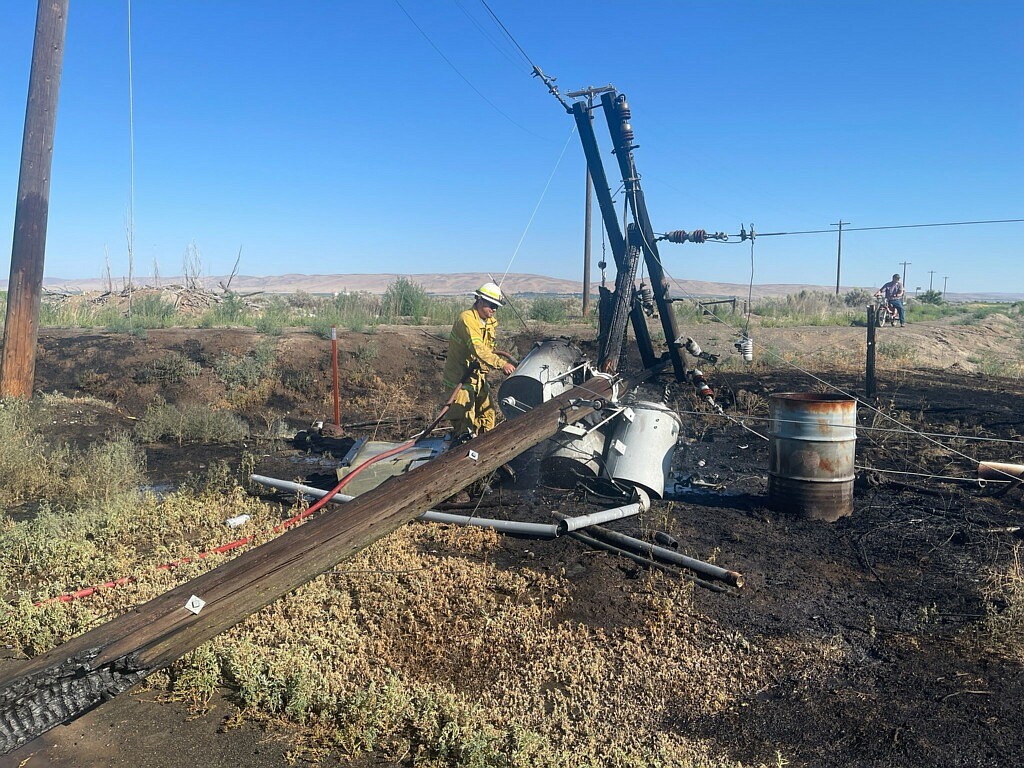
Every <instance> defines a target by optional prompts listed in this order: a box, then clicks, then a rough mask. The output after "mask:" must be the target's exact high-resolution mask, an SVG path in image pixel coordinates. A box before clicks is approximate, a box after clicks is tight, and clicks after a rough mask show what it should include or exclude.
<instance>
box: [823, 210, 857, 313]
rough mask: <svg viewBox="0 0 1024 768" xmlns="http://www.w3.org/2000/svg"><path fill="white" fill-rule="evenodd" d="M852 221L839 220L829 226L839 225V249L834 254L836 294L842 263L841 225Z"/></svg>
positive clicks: (837, 292)
mask: <svg viewBox="0 0 1024 768" xmlns="http://www.w3.org/2000/svg"><path fill="white" fill-rule="evenodd" d="M850 223H852V222H849V221H843V220H842V219H840V220H839V222H838V223H836V224H830V225H829V226H831V227H839V251H838V253H837V254H836V296H838V295H839V273H840V272H841V271H842V265H843V225H844V224H850Z"/></svg>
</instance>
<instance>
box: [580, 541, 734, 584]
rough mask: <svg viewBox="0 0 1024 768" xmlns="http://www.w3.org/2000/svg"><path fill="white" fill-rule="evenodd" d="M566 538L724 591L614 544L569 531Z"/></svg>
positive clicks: (646, 566) (707, 582)
mask: <svg viewBox="0 0 1024 768" xmlns="http://www.w3.org/2000/svg"><path fill="white" fill-rule="evenodd" d="M568 536H569V537H570V538H573V539H576V540H577V541H579V542H580V543H582V544H586V545H587V546H588V547H593V548H594V549H603V550H604V551H605V552H611V553H612V554H614V555H619V557H625V558H628V559H630V560H632V561H633V562H634V563H638V564H640V565H642V566H644V567H645V568H657V569H658V570H659V571H665V572H666V573H671V574H679V575H681V576H682V577H683V578H684V579H686V580H687V581H692V582H693V583H694V584H696V585H697V586H698V587H704V589H710V590H711V591H712V592H725V591H726V589H725V587H723V586H722V585H721V584H712V583H711V582H710V581H704V579H698V578H697V577H696V576H690V575H689V574H686V573H680V572H679V571H677V570H675V569H674V568H670V567H669V566H667V565H665V564H664V563H658V562H655V561H654V560H651V559H650V558H648V557H644V556H643V555H638V554H636V553H635V552H630V551H629V550H628V549H622V548H621V547H616V546H615V545H614V544H609V543H607V542H605V541H600V540H598V539H595V538H594V537H593V536H587V535H586V534H585V533H580V532H579V531H569V533H568Z"/></svg>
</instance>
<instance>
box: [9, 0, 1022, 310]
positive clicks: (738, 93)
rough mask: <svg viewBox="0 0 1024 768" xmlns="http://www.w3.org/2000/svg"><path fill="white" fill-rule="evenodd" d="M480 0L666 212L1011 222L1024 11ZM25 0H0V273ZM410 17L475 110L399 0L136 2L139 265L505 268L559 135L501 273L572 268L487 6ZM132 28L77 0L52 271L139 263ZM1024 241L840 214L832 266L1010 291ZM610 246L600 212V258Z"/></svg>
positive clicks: (791, 275) (104, 6) (578, 252)
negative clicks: (628, 158)
mask: <svg viewBox="0 0 1024 768" xmlns="http://www.w3.org/2000/svg"><path fill="white" fill-rule="evenodd" d="M489 1H490V5H491V7H492V8H493V9H494V10H495V12H496V13H497V14H498V15H499V17H501V19H502V21H504V23H505V24H506V26H507V27H508V28H509V29H510V31H511V32H512V34H513V35H515V37H516V39H517V40H518V41H519V43H520V44H521V45H522V46H523V48H524V49H525V50H526V52H527V53H528V54H529V56H530V58H531V59H533V60H534V61H535V62H536V63H537V64H538V65H539V66H541V67H542V68H543V69H544V70H545V71H546V72H548V73H549V74H551V75H555V76H557V77H558V86H559V87H560V88H561V89H562V90H563V91H568V90H573V89H577V88H580V87H584V86H586V85H605V84H608V83H612V84H614V85H615V86H616V87H617V88H618V89H619V90H620V91H622V92H624V93H626V94H627V96H628V97H629V101H630V105H631V107H632V110H633V126H634V129H635V131H636V135H637V142H638V143H639V145H640V148H639V149H638V150H637V151H636V162H637V166H638V169H639V170H640V172H641V174H642V175H643V185H644V188H645V191H646V193H647V199H648V206H649V208H650V212H651V218H652V220H653V223H654V228H655V230H656V231H666V230H670V229H678V228H683V229H694V228H698V227H702V228H705V229H708V230H724V231H726V232H729V233H735V232H737V231H738V229H739V225H740V223H741V222H744V223H750V222H753V223H754V225H755V227H756V229H757V230H758V231H761V232H769V231H779V230H786V231H792V230H806V229H828V225H829V224H831V223H833V222H836V221H838V220H839V219H840V218H842V219H843V220H844V221H849V222H852V225H851V226H854V227H857V226H884V225H896V224H917V223H931V222H944V221H963V220H978V219H1010V218H1024V193H1022V182H1021V179H1022V178H1024V150H1022V146H1024V87H1022V83H1024V54H1022V53H1021V50H1022V48H1021V40H1022V39H1024V4H1021V3H1019V2H1011V1H1010V0H1006V2H984V1H981V2H945V1H943V0H929V1H928V2H891V1H890V2H879V3H875V2H856V3H829V2H820V1H819V2H794V1H793V0H787V2H781V1H779V2H646V3H633V4H629V5H628V6H627V5H623V4H622V3H611V2H604V0H589V1H588V2H582V1H581V2H576V1H575V0H572V1H566V2H558V3H552V2H534V1H533V0H519V1H518V2H510V1H509V0H489ZM35 6H36V4H35V3H34V2H31V1H30V0H20V1H19V2H14V0H7V2H4V3H2V4H0V67H2V71H3V72H4V77H3V78H0V147H2V152H0V201H4V200H6V201H7V202H6V203H4V204H2V205H0V240H2V241H3V242H5V243H7V245H5V246H4V247H3V249H2V252H3V253H4V261H3V265H2V267H0V270H2V272H3V274H4V275H6V273H7V271H8V269H9V243H10V242H11V233H12V232H13V218H14V202H15V197H16V191H17V181H18V167H19V158H20V151H21V140H22V130H23V121H24V109H25V98H26V93H27V87H28V73H29V62H30V57H31V48H32V35H33V29H34V21H35ZM402 6H404V7H405V9H406V10H407V11H408V12H409V14H410V15H411V16H412V17H413V18H414V19H415V20H416V23H417V24H418V25H419V26H420V27H421V28H422V29H423V31H424V32H425V33H426V34H427V35H428V36H429V37H430V38H431V39H432V40H433V42H434V44H436V46H437V47H438V48H439V49H440V50H441V51H443V53H444V55H445V56H447V57H448V59H449V60H450V61H451V62H452V64H454V66H455V67H456V68H457V69H458V70H459V71H460V72H461V73H462V75H463V76H464V77H465V78H466V79H468V80H469V81H470V82H471V83H472V85H473V86H474V87H475V88H476V89H477V90H478V91H480V92H481V93H482V94H484V95H485V96H486V98H487V100H486V101H485V100H484V98H482V97H481V96H480V95H478V93H476V92H475V91H474V90H473V88H471V87H470V86H469V85H467V83H466V82H465V80H463V79H462V77H460V75H459V74H457V73H456V72H455V71H454V70H453V69H452V67H451V66H449V64H447V63H446V62H445V61H444V60H443V59H442V58H441V56H440V55H439V54H438V53H437V52H436V51H435V50H434V48H432V47H431V45H430V44H429V43H428V42H427V41H426V40H425V39H424V38H423V36H422V35H421V33H420V32H419V31H417V29H416V27H415V26H414V25H413V24H412V23H411V22H410V20H409V18H408V17H407V16H406V15H405V13H403V11H402V7H400V6H399V5H398V4H397V3H396V2H393V0H379V1H378V2H372V3H353V2H288V3H286V2H283V1H279V2H265V1H260V0H247V1H246V2H226V1H225V2H211V1H207V2H199V1H198V0H173V1H171V0H136V1H135V2H134V3H133V4H132V45H133V59H134V62H133V81H134V118H135V251H136V264H137V266H136V270H137V271H141V272H143V273H147V274H148V273H149V272H150V271H151V267H152V263H153V261H154V259H156V260H157V261H158V263H159V268H160V271H161V273H162V274H164V275H170V274H177V273H180V270H181V263H182V255H183V254H184V252H185V249H186V247H187V246H188V245H189V243H192V242H195V243H196V244H197V245H198V247H199V248H200V251H201V254H202V259H203V264H204V268H205V269H206V271H207V272H208V273H210V274H221V273H226V272H228V271H230V269H231V266H232V264H233V263H234V260H235V256H236V255H237V253H238V249H239V247H241V248H242V261H241V266H240V271H241V272H242V273H244V274H255V275H267V274H281V273H286V272H302V273H347V272H400V273H401V272H404V273H419V272H462V271H486V272H492V273H499V274H500V273H502V272H504V271H505V269H506V267H507V266H508V264H509V260H510V258H511V257H512V254H513V253H514V252H515V249H516V246H517V244H518V243H519V241H520V238H521V237H522V236H523V232H524V230H525V229H526V227H527V223H528V222H529V221H530V217H531V214H532V213H533V211H534V208H535V206H537V203H538V200H539V199H540V196H541V193H542V191H543V190H544V187H545V184H546V183H547V181H548V178H549V177H551V174H552V172H553V170H554V169H555V166H556V162H557V161H558V158H559V156H560V154H561V153H562V150H563V147H565V146H566V141H567V140H569V143H568V147H567V149H566V151H565V153H564V156H563V157H562V160H561V163H560V164H559V165H558V168H557V171H555V172H554V176H553V177H552V180H551V184H550V188H549V189H548V191H547V194H546V197H545V198H544V201H543V203H542V204H541V206H540V208H539V209H538V211H537V214H536V217H535V219H534V220H533V224H532V226H531V227H530V229H529V232H528V233H527V234H526V237H525V238H524V240H523V243H522V247H521V248H520V250H519V252H518V255H517V256H516V258H515V261H514V262H513V263H512V265H511V270H512V271H514V272H535V273H540V274H547V275H551V276H556V277H567V278H577V279H578V278H579V276H580V274H581V264H582V226H583V183H584V168H585V164H584V159H583V153H582V150H581V149H580V145H579V141H578V139H577V138H576V137H575V136H573V137H572V138H571V140H570V130H571V128H572V120H571V118H570V117H568V116H567V115H565V113H564V112H563V111H562V110H561V108H560V107H559V106H558V104H557V103H556V102H555V101H554V100H553V99H552V98H551V97H550V96H549V95H548V94H547V93H546V91H545V90H544V88H543V87H542V85H541V84H540V83H539V82H538V81H537V80H535V79H531V78H530V76H529V67H528V65H527V64H526V63H525V62H524V61H523V59H522V57H521V56H520V55H519V54H518V53H517V52H516V51H515V50H514V48H513V47H512V45H511V44H510V43H509V42H508V40H507V39H506V38H503V37H502V33H501V32H500V30H499V29H498V28H497V27H496V25H495V24H494V22H493V21H492V20H491V19H490V18H489V17H488V15H487V13H486V10H485V9H484V7H483V5H482V4H480V3H479V0H433V1H432V2H428V1H427V0H402ZM627 9H628V12H627ZM126 17H127V14H126V2H125V1H123V0H122V1H120V2H113V1H109V2H108V1H106V0H103V1H101V0H71V8H70V14H69V21H68V34H67V46H66V51H65V58H64V72H63V80H62V83H61V94H60V106H59V111H58V119H57V135H56V140H55V145H54V161H53V175H52V187H51V200H50V202H51V205H50V220H49V236H48V245H47V262H46V274H47V275H48V276H50V277H97V276H99V275H100V274H101V273H102V271H103V269H104V267H103V264H104V248H106V249H107V250H108V251H109V254H110V260H111V263H112V266H113V269H114V271H115V272H125V271H127V256H126V251H127V249H126V240H125V220H126V214H127V209H128V197H129V194H128V189H129V142H128V78H127V75H128V68H127V18H126ZM596 125H597V126H598V128H599V131H598V136H599V140H601V141H602V142H604V148H605V149H608V146H607V136H606V133H605V132H604V131H602V130H600V128H601V121H598V122H597V123H596ZM605 157H606V160H605V162H606V168H607V169H608V171H609V175H612V174H613V172H614V169H615V167H616V166H615V163H614V159H613V157H612V156H611V155H609V154H606V156H605ZM595 212H596V207H595ZM595 220H596V216H595ZM1022 235H1024V224H1002V225H992V226H970V227H943V228H935V229H911V230H895V231H891V230H890V231H882V232H850V233H848V234H846V235H844V238H843V280H842V282H843V284H844V285H865V286H868V285H880V284H881V283H882V282H884V280H885V279H886V278H887V277H888V276H889V275H891V274H892V273H893V272H894V271H897V270H898V269H899V267H898V263H899V262H901V261H904V260H907V261H909V262H912V264H911V266H910V267H909V268H908V281H907V282H908V284H909V287H910V288H911V290H913V288H914V287H916V286H924V287H927V286H928V279H929V276H928V274H927V272H928V271H929V270H934V271H935V276H934V279H935V281H936V286H935V287H936V288H941V287H942V286H941V282H942V277H943V276H945V275H949V290H950V292H957V291H1007V292H1024V259H1022V258H1021V256H1022V250H1024V249H1022V247H1021V245H1020V243H1021V236H1022ZM600 244H601V238H600V233H599V230H598V229H597V228H596V226H595V230H594V250H595V259H594V260H595V261H596V260H597V254H598V253H599V252H600V247H601V245H600ZM663 258H664V261H665V265H666V267H667V268H668V271H669V272H670V273H671V274H672V275H673V276H674V277H677V278H681V279H695V280H714V281H727V282H745V281H746V280H747V279H748V278H749V275H750V249H749V247H748V246H747V245H746V244H744V245H711V244H709V245H704V246H694V245H685V246H665V247H664V249H663ZM754 263H755V281H756V282H758V283H769V282H771V283H778V282H793V283H814V284H820V285H830V284H831V285H834V283H835V270H836V238H835V237H834V236H833V235H805V236H794V237H775V238H763V239H761V240H758V241H757V243H756V246H755V251H754ZM594 272H595V275H596V274H597V270H596V268H595V270H594Z"/></svg>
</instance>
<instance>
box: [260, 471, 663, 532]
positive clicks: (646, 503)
mask: <svg viewBox="0 0 1024 768" xmlns="http://www.w3.org/2000/svg"><path fill="white" fill-rule="evenodd" d="M249 479H250V480H252V481H253V482H254V483H259V484H260V485H265V486H268V487H270V488H276V489H278V490H279V491H291V492H292V493H302V494H305V495H307V496H312V497H314V498H323V497H324V496H326V495H327V493H328V492H327V491H324V490H321V489H320V488H314V487H312V486H309V485H302V484H301V483H295V482H292V481H290V480H279V479H277V478H274V477H267V476H265V475H250V476H249ZM640 494H641V496H640V501H639V502H637V503H635V504H626V505H625V506H621V507H614V508H613V509H606V510H603V511H601V512H594V513H593V514H590V515H582V516H580V517H565V518H563V519H562V521H561V522H559V523H558V524H557V525H556V524H554V523H523V522H519V521H518V520H496V519H494V518H489V517H476V516H470V515H452V514H449V513H447V512H438V511H436V510H433V509H428V510H427V511H426V512H424V513H423V514H422V515H420V516H419V517H418V518H417V519H418V520H423V521H424V522H428V523H450V524H452V525H473V526H477V527H479V528H493V529H494V530H496V531H499V532H500V533H512V534H518V535H521V536H540V537H543V538H547V539H553V538H555V537H557V536H561V535H563V534H565V533H569V532H571V531H575V530H578V529H579V528H585V527H587V526H590V525H597V524H598V523H605V522H608V521H609V520H619V519H621V518H623V517H629V516H630V515H635V514H638V513H640V512H644V511H646V510H648V509H649V508H650V506H651V500H650V498H648V496H647V494H646V493H644V492H643V491H640ZM354 498H355V496H348V495H347V494H344V493H336V494H334V497H333V498H332V499H331V501H338V502H346V501H352V499H354Z"/></svg>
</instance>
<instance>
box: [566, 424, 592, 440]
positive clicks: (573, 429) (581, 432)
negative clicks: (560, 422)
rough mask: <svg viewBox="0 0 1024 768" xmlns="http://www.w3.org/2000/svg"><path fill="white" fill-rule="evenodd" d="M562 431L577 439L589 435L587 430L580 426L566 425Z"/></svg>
mask: <svg viewBox="0 0 1024 768" xmlns="http://www.w3.org/2000/svg"><path fill="white" fill-rule="evenodd" d="M562 431H563V432H565V434H567V435H573V436H575V437H585V436H586V434H587V430H586V429H584V428H583V427H581V426H580V425H579V424H566V425H565V426H564V427H562Z"/></svg>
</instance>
